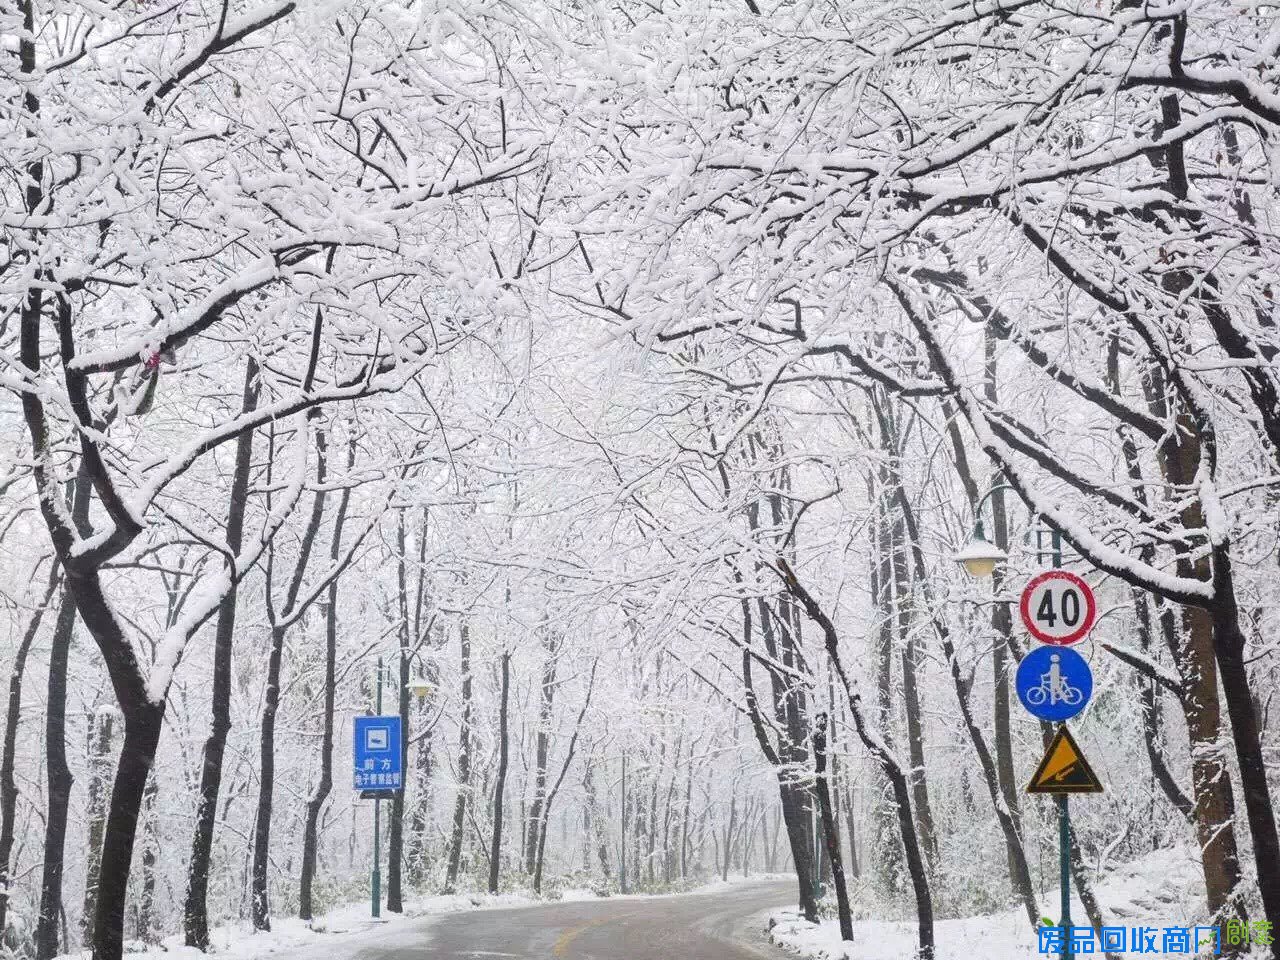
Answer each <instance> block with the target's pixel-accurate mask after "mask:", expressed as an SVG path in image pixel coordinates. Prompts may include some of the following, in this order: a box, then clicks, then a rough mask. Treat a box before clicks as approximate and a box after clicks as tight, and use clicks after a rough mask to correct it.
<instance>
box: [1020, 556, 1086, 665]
mask: <svg viewBox="0 0 1280 960" xmlns="http://www.w3.org/2000/svg"><path fill="white" fill-rule="evenodd" d="M1046 580H1066V581H1068V582H1070V583H1072V584H1074V585H1075V586H1076V587H1077V588H1078V589H1079V590H1080V592H1081V593H1082V594H1084V608H1085V615H1084V622H1083V623H1081V624H1080V627H1079V628H1078V629H1076V630H1074V631H1073V632H1071V633H1069V634H1067V635H1066V636H1065V637H1054V636H1051V635H1049V634H1047V633H1045V632H1044V631H1042V630H1041V629H1040V628H1039V627H1037V626H1036V625H1035V621H1033V620H1032V619H1031V594H1032V593H1034V592H1035V589H1036V587H1038V586H1040V584H1042V583H1044V582H1045V581H1046ZM1018 613H1019V614H1020V615H1021V617H1022V625H1023V626H1024V627H1026V628H1027V633H1029V634H1031V635H1032V636H1033V637H1035V638H1036V639H1037V640H1039V641H1040V642H1041V643H1047V644H1050V645H1052V646H1055V647H1069V646H1070V645H1071V644H1073V643H1075V642H1077V641H1078V640H1083V639H1084V637H1085V635H1086V634H1088V632H1089V631H1090V630H1092V629H1093V621H1094V620H1095V619H1097V616H1098V603H1097V601H1096V600H1094V597H1093V588H1092V587H1091V586H1089V584H1087V583H1085V581H1084V578H1083V577H1080V576H1077V575H1076V574H1074V573H1072V572H1071V571H1070V570H1048V571H1046V572H1044V573H1042V574H1040V575H1039V576H1037V577H1034V578H1032V580H1031V582H1030V583H1028V584H1027V585H1026V586H1025V587H1023V589H1022V597H1021V598H1020V599H1019V601H1018Z"/></svg>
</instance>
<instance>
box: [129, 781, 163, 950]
mask: <svg viewBox="0 0 1280 960" xmlns="http://www.w3.org/2000/svg"><path fill="white" fill-rule="evenodd" d="M158 791H159V788H158V787H157V786H156V777H155V773H154V772H152V774H151V776H149V777H148V778H147V788H146V790H145V791H143V794H142V816H143V827H142V858H141V859H142V891H141V893H140V894H139V895H138V917H137V923H136V924H135V925H134V935H135V936H136V937H137V938H138V939H139V940H141V941H142V942H143V943H147V944H154V943H156V942H157V937H156V931H155V921H156V915H155V914H156V912H155V906H156V862H157V861H158V860H159V853H160V840H159V837H158V836H157V833H158V832H159V831H158V828H157V826H156V794H157V792H158Z"/></svg>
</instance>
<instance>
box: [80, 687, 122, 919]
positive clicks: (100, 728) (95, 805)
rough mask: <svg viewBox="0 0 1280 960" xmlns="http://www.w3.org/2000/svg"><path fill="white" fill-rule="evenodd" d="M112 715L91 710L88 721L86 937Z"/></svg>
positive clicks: (98, 862)
mask: <svg viewBox="0 0 1280 960" xmlns="http://www.w3.org/2000/svg"><path fill="white" fill-rule="evenodd" d="M114 727H115V715H114V713H113V711H112V710H111V708H110V707H107V708H106V709H105V710H104V709H98V710H95V711H94V714H93V716H92V717H91V718H90V719H89V809H88V817H89V841H88V845H87V847H86V849H85V871H84V873H85V876H84V912H83V915H82V917H81V920H80V925H81V929H82V932H83V933H84V934H88V932H89V931H90V929H91V926H90V925H91V924H92V923H93V909H94V905H95V904H96V902H97V899H98V872H99V870H100V868H101V866H102V834H103V831H104V830H106V827H107V824H106V816H107V779H108V778H109V777H110V775H111V736H112V732H113V730H114Z"/></svg>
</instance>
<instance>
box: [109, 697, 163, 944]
mask: <svg viewBox="0 0 1280 960" xmlns="http://www.w3.org/2000/svg"><path fill="white" fill-rule="evenodd" d="M163 721H164V704H163V703H161V704H153V703H149V702H140V703H130V704H129V705H128V707H127V708H126V711H125V717H124V744H123V746H122V747H121V749H120V760H119V763H118V764H117V766H116V779H115V785H114V787H113V788H112V791H111V808H110V812H109V813H108V815H107V832H106V836H105V837H104V839H103V844H102V870H101V872H100V873H99V875H98V903H97V910H96V911H95V914H94V924H93V960H120V958H121V956H122V954H123V952H124V913H125V903H126V901H127V898H128V892H129V871H130V866H131V860H132V857H133V847H134V840H135V839H136V837H137V830H138V813H139V811H140V810H141V809H142V800H143V795H144V793H145V791H146V788H147V778H148V776H149V775H150V772H151V767H152V765H153V764H154V763H155V756H156V748H157V747H158V746H159V744H160V731H161V728H162V725H163Z"/></svg>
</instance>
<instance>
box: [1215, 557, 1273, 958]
mask: <svg viewBox="0 0 1280 960" xmlns="http://www.w3.org/2000/svg"><path fill="white" fill-rule="evenodd" d="M1213 579H1214V588H1215V590H1214V594H1215V600H1214V604H1213V606H1212V607H1211V608H1210V611H1209V612H1210V615H1211V616H1212V618H1213V627H1214V651H1215V653H1216V655H1217V663H1218V670H1219V677H1220V679H1221V680H1222V690H1223V694H1224V696H1225V697H1226V701H1227V715H1228V716H1229V717H1230V719H1231V733H1232V738H1233V740H1234V741H1235V748H1236V759H1237V761H1238V766H1239V768H1240V787H1241V791H1242V792H1243V793H1244V804H1245V811H1246V813H1247V814H1248V818H1249V831H1250V834H1251V836H1252V837H1253V855H1254V859H1255V860H1256V861H1257V869H1258V889H1259V891H1260V893H1261V894H1262V908H1263V912H1264V913H1265V914H1266V917H1267V921H1268V922H1269V923H1272V924H1276V923H1280V838H1278V837H1277V835H1276V821H1275V811H1274V809H1273V807H1272V805H1271V793H1270V790H1269V788H1268V786H1267V767H1266V763H1265V760H1264V758H1263V754H1262V743H1261V736H1260V734H1259V729H1258V713H1257V708H1256V706H1255V704H1254V701H1253V697H1252V695H1251V693H1250V689H1249V672H1248V666H1247V664H1246V662H1245V656H1244V645H1245V638H1244V634H1243V633H1242V632H1241V631H1240V613H1239V610H1238V609H1237V608H1236V597H1235V586H1234V582H1233V576H1232V569H1231V559H1230V556H1229V555H1228V553H1227V551H1226V550H1225V549H1221V548H1219V549H1215V551H1214V558H1213ZM1223 775H1224V776H1225V772H1224V774H1223ZM1271 955H1272V956H1273V957H1277V958H1280V937H1277V938H1276V940H1275V942H1274V943H1273V944H1272V946H1271Z"/></svg>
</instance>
